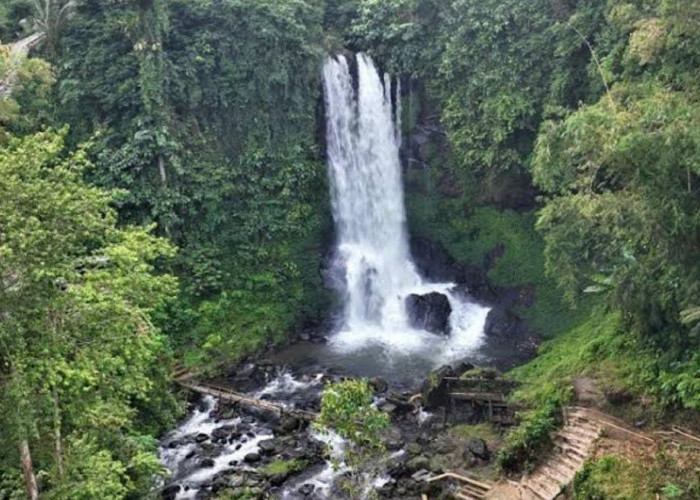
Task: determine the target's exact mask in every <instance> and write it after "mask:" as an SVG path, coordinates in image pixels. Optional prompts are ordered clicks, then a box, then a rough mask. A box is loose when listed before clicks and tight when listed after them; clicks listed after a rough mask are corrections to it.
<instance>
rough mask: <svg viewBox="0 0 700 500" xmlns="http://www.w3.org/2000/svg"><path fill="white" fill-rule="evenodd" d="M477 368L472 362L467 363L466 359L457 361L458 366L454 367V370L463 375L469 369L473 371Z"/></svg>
mask: <svg viewBox="0 0 700 500" xmlns="http://www.w3.org/2000/svg"><path fill="white" fill-rule="evenodd" d="M474 368H475V366H474V365H473V364H471V363H467V362H466V361H460V362H459V363H457V366H455V367H454V371H455V373H456V374H457V375H460V376H461V375H463V374H465V373H466V372H468V371H471V370H473V369H474Z"/></svg>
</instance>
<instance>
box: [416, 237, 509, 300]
mask: <svg viewBox="0 0 700 500" xmlns="http://www.w3.org/2000/svg"><path fill="white" fill-rule="evenodd" d="M410 244H411V254H412V255H413V258H414V261H415V263H416V265H417V266H418V269H419V270H420V271H421V275H423V276H424V277H425V278H426V279H428V280H429V281H433V282H436V283H450V282H451V283H457V284H458V285H459V287H458V288H459V289H461V290H462V292H463V294H464V295H469V296H471V297H474V298H476V299H477V300H482V301H485V302H488V303H495V302H497V301H498V290H497V289H496V288H494V287H491V286H490V285H489V283H488V279H487V275H486V270H484V269H482V268H480V267H477V266H472V265H464V264H460V263H459V262H457V261H456V260H455V259H454V258H452V256H451V255H450V253H449V252H448V251H447V249H446V248H445V247H444V246H443V245H442V244H440V243H438V242H435V241H430V240H428V239H425V238H421V237H417V236H412V237H411V241H410Z"/></svg>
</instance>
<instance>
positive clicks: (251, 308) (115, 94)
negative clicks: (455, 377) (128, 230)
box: [59, 0, 327, 366]
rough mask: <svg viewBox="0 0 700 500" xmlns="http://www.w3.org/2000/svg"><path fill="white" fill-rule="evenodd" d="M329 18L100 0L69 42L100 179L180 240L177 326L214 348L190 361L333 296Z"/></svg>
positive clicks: (254, 336) (75, 92)
mask: <svg viewBox="0 0 700 500" xmlns="http://www.w3.org/2000/svg"><path fill="white" fill-rule="evenodd" d="M322 20H323V12H322V9H321V5H320V4H319V3H317V2H307V1H302V0H294V1H285V2H277V1H262V2H250V1H242V0H230V1H225V2H215V1H213V0H196V1H189V0H188V1H184V0H183V1H179V0H178V1H175V2H163V1H156V2H149V3H146V4H143V3H139V2H97V1H87V2H81V3H80V4H79V6H78V9H77V10H76V15H75V17H74V19H72V20H71V23H70V24H69V25H68V27H67V30H66V34H65V36H64V37H63V39H62V40H61V44H62V47H63V50H64V54H63V56H62V57H61V60H62V64H63V68H64V70H63V75H62V80H61V85H60V88H59V98H60V99H61V102H62V107H61V110H60V111H61V117H60V118H61V119H62V120H65V121H67V122H68V123H70V124H71V130H72V132H73V133H72V138H73V140H79V139H82V138H84V137H87V136H89V135H90V134H92V133H93V132H94V131H98V132H99V134H100V135H99V137H98V139H97V140H96V141H95V145H94V148H93V149H92V150H91V153H92V155H93V157H94V161H95V164H96V166H95V169H94V170H93V171H92V172H91V176H90V177H91V179H92V180H93V181H94V182H96V183H97V184H99V185H103V186H108V187H120V188H126V189H128V191H129V192H128V194H127V195H126V196H125V197H124V198H122V199H121V200H120V216H121V219H122V220H124V221H128V222H139V223H151V222H155V223H157V231H158V232H159V233H160V234H161V235H164V236H167V237H168V238H169V239H170V240H171V241H172V242H173V243H174V244H176V245H177V246H178V247H179V248H180V249H181V251H180V252H179V255H178V257H177V259H176V261H175V262H174V267H173V271H175V272H176V273H177V274H178V275H179V276H180V277H181V282H182V285H183V294H182V298H181V301H180V304H179V305H178V306H177V307H176V308H174V309H173V311H175V310H177V313H176V314H173V315H172V316H171V317H170V318H169V320H170V321H169V327H170V330H171V332H172V333H173V336H174V338H175V342H176V345H177V346H178V347H179V348H180V349H182V350H199V349H202V348H203V351H200V353H199V355H193V354H191V353H190V354H188V357H189V358H190V359H192V360H198V362H203V360H204V359H209V360H210V361H211V360H212V358H213V359H214V360H216V361H224V360H232V359H235V358H237V357H238V356H239V355H240V354H242V353H245V352H249V350H250V349H255V348H257V347H260V346H262V345H264V344H265V343H266V342H267V341H268V340H279V339H281V338H282V337H283V336H284V334H285V333H286V332H287V331H289V329H290V328H292V327H293V326H294V324H295V323H296V322H297V321H298V320H299V318H304V317H305V318H312V319H313V318H316V317H318V315H319V314H320V312H319V311H320V310H321V309H323V307H325V303H324V301H323V299H322V298H319V288H320V287H319V286H318V284H319V278H318V272H317V270H318V268H319V265H320V252H318V249H319V248H320V245H321V241H322V235H323V231H324V230H325V227H326V226H325V219H324V218H323V216H321V215H319V214H322V213H323V209H322V208H321V207H323V206H325V202H326V195H325V193H326V191H327V189H326V187H325V177H324V175H325V169H324V168H323V166H322V163H321V162H320V161H319V159H318V154H317V150H316V147H315V145H314V142H315V134H316V106H317V102H318V98H319V90H320V86H319V71H318V68H319V64H320V61H321V57H322V51H321V49H320V47H321V44H322V38H323V36H322V31H321V27H322ZM202 26H206V29H202ZM124 35H126V36H124ZM86 40H87V41H88V42H87V43H86ZM86 102H90V103H91V104H92V106H91V109H89V110H88V109H86V107H85V103H86ZM95 117H99V118H98V119H96V118H95ZM312 252H315V253H312ZM211 366H213V365H211Z"/></svg>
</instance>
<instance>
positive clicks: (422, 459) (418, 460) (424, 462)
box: [406, 455, 430, 472]
mask: <svg viewBox="0 0 700 500" xmlns="http://www.w3.org/2000/svg"><path fill="white" fill-rule="evenodd" d="M428 468H430V459H429V458H428V457H426V456H425V455H420V456H417V457H415V458H412V459H411V460H409V461H408V462H406V469H407V470H408V471H409V472H416V471H419V470H421V469H428Z"/></svg>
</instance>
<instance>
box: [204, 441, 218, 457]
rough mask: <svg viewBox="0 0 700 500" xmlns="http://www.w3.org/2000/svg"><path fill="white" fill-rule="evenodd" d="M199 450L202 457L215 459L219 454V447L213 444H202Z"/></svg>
mask: <svg viewBox="0 0 700 500" xmlns="http://www.w3.org/2000/svg"><path fill="white" fill-rule="evenodd" d="M199 448H200V452H201V455H202V456H204V457H216V456H218V455H219V454H220V452H221V447H220V446H217V445H215V444H214V443H202V444H201V445H200V447H199Z"/></svg>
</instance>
